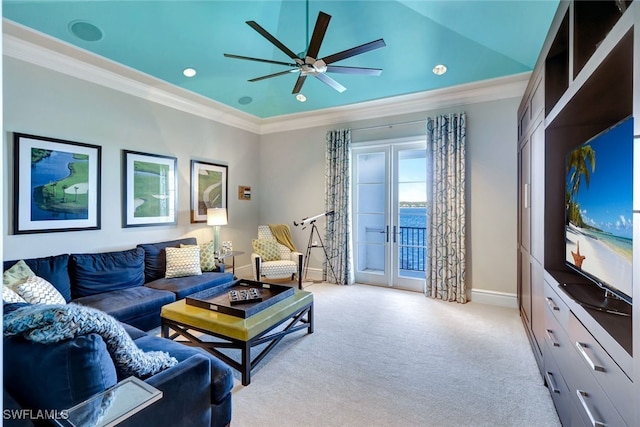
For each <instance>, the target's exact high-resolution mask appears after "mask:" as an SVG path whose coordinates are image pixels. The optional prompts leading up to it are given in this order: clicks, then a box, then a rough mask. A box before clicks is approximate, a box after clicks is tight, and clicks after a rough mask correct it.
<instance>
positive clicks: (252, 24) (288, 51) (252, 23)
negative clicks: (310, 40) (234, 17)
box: [247, 21, 303, 64]
mask: <svg viewBox="0 0 640 427" xmlns="http://www.w3.org/2000/svg"><path fill="white" fill-rule="evenodd" d="M247 24H248V25H249V26H250V27H251V28H253V29H254V30H256V31H257V32H258V33H260V35H261V36H262V37H264V38H265V39H267V40H269V41H270V42H271V43H272V44H273V45H274V46H275V47H277V48H278V49H280V50H281V51H283V52H284V53H285V54H286V55H287V56H288V57H289V58H291V59H293V60H294V61H296V63H298V64H302V63H303V61H302V60H301V59H300V58H298V55H296V54H295V53H293V51H292V50H291V49H289V48H288V47H286V46H285V45H283V44H282V43H281V42H280V40H278V39H276V38H275V37H273V36H272V35H271V34H269V32H268V31H267V30H265V29H264V28H262V27H261V26H260V24H258V23H257V22H256V21H247Z"/></svg>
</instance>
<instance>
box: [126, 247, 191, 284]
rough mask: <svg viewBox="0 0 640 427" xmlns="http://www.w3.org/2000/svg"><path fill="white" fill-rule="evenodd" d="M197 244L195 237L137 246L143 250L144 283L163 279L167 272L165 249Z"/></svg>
mask: <svg viewBox="0 0 640 427" xmlns="http://www.w3.org/2000/svg"><path fill="white" fill-rule="evenodd" d="M181 244H182V245H195V244H197V241H196V238H195V237H187V238H185V239H178V240H170V241H167V242H159V243H145V244H140V245H138V247H139V248H142V249H143V250H144V267H145V269H144V275H145V283H149V282H152V281H154V280H158V279H160V278H161V277H164V275H165V272H166V270H167V252H166V251H165V249H166V248H168V247H171V248H179V247H180V245H181Z"/></svg>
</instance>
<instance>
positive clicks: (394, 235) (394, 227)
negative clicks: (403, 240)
mask: <svg viewBox="0 0 640 427" xmlns="http://www.w3.org/2000/svg"><path fill="white" fill-rule="evenodd" d="M397 236H398V232H397V231H396V226H395V225H394V226H393V243H396V242H397V240H396V237H397Z"/></svg>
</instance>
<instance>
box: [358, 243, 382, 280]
mask: <svg viewBox="0 0 640 427" xmlns="http://www.w3.org/2000/svg"><path fill="white" fill-rule="evenodd" d="M358 269H359V270H360V271H366V272H369V273H372V272H379V273H384V245H382V244H377V245H365V244H361V245H358Z"/></svg>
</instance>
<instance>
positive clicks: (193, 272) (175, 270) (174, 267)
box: [164, 246, 202, 279]
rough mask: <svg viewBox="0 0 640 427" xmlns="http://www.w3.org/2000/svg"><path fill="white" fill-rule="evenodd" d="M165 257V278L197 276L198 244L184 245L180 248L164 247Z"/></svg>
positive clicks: (199, 270)
mask: <svg viewBox="0 0 640 427" xmlns="http://www.w3.org/2000/svg"><path fill="white" fill-rule="evenodd" d="M165 252H166V257H167V271H166V273H165V276H164V277H166V278H167V279H170V278H173V277H187V276H199V275H201V274H202V269H201V268H200V248H199V247H198V246H185V247H180V248H165Z"/></svg>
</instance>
